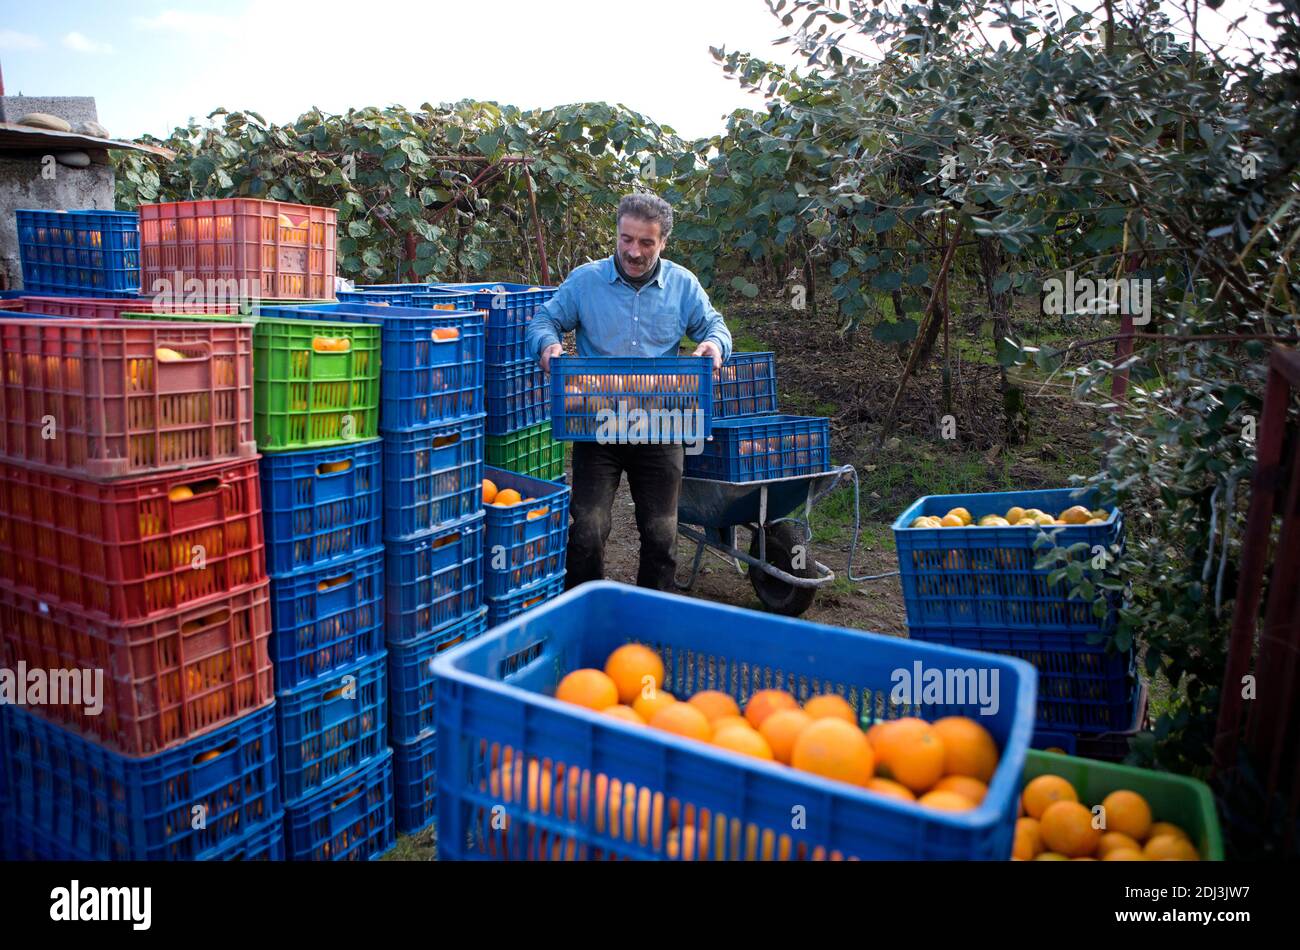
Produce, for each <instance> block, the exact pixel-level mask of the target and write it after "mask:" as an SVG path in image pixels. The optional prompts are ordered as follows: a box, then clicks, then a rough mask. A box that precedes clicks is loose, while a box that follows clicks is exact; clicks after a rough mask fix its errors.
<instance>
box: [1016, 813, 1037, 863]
mask: <svg viewBox="0 0 1300 950" xmlns="http://www.w3.org/2000/svg"><path fill="white" fill-rule="evenodd" d="M1042 853H1043V830H1042V828H1040V827H1039V825H1038V822H1037V821H1035V820H1034V819H1033V818H1017V819H1016V840H1015V843H1014V844H1013V845H1012V846H1011V856H1012V857H1013V858H1019V859H1020V860H1021V861H1032V860H1034V858H1036V857H1038V856H1039V855H1040V854H1042Z"/></svg>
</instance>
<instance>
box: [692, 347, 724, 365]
mask: <svg viewBox="0 0 1300 950" xmlns="http://www.w3.org/2000/svg"><path fill="white" fill-rule="evenodd" d="M691 356H712V357H713V369H714V370H715V371H716V370H720V369H722V350H720V349H718V344H716V343H714V342H713V341H712V340H705V341H704V342H703V343H701V344H700V345H699V346H697V347H696V348H695V352H694V353H692V354H691Z"/></svg>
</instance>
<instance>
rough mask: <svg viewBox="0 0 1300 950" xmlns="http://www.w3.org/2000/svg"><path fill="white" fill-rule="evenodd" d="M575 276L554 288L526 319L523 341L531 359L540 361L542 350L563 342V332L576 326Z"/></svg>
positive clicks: (576, 295)
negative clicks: (526, 324) (526, 326)
mask: <svg viewBox="0 0 1300 950" xmlns="http://www.w3.org/2000/svg"><path fill="white" fill-rule="evenodd" d="M574 282H575V278H573V277H570V278H569V279H568V280H566V281H565V282H564V283H562V284H560V286H559V287H558V288H556V291H555V296H553V297H552V298H551V299H550V300H548V301H546V303H544V304H542V306H540V307H538V308H537V312H536V313H534V314H533V318H532V319H531V320H529V321H528V331H527V333H525V334H524V343H525V345H526V347H527V349H528V352H529V353H531V354H532V357H533V359H535V360H538V361H540V360H541V358H542V350H544V349H546V348H547V347H548V346H551V345H552V344H555V343H560V342H563V338H564V334H566V333H568V332H570V331H572V330H573V329H575V328H576V327H577V326H578V293H577V291H576V289H575V288H574V286H573V285H574Z"/></svg>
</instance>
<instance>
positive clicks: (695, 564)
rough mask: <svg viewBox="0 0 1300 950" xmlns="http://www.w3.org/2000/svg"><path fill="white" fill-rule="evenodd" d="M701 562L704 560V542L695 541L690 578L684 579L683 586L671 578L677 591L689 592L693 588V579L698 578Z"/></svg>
mask: <svg viewBox="0 0 1300 950" xmlns="http://www.w3.org/2000/svg"><path fill="white" fill-rule="evenodd" d="M703 560H704V541H702V540H701V541H696V542H695V557H694V558H693V559H692V561H691V576H690V577H688V578H686V583H685V584H683V583H682V582H681V581H679V580H677V578H675V577H674V578H673V583H674V584H675V585H676V586H677V589H678V590H690V589H691V588H692V587H694V586H695V578H696V577H698V576H699V573H700V562H701V561H703Z"/></svg>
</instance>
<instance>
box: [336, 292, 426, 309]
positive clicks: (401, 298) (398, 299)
mask: <svg viewBox="0 0 1300 950" xmlns="http://www.w3.org/2000/svg"><path fill="white" fill-rule="evenodd" d="M334 296H335V297H337V298H338V302H339V303H363V304H374V305H376V306H380V307H384V306H391V307H409V306H410V305H411V291H409V290H392V289H385V290H379V289H371V288H369V287H358V288H357V289H356V290H339V291H335V294H334Z"/></svg>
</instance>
